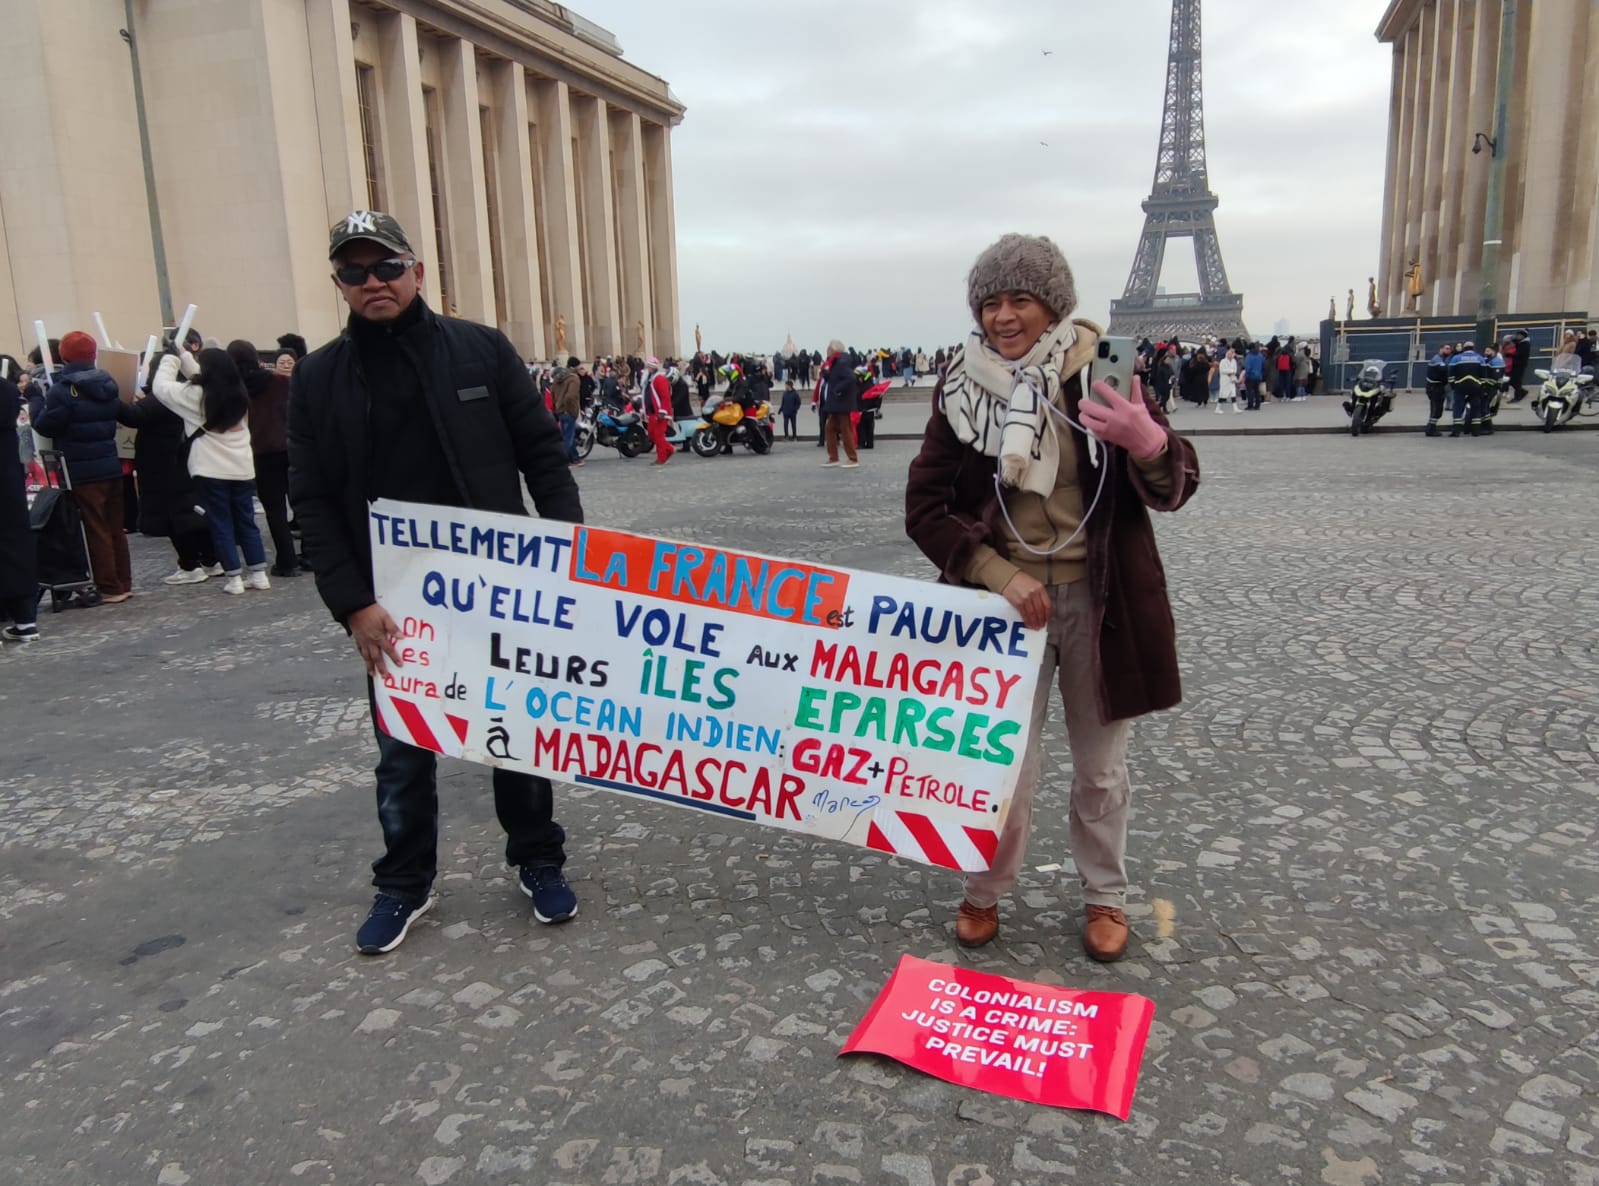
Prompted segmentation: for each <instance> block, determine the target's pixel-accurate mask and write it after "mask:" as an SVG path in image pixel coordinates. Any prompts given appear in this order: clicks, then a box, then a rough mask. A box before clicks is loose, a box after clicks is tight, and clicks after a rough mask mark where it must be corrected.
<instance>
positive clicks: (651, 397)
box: [644, 358, 673, 465]
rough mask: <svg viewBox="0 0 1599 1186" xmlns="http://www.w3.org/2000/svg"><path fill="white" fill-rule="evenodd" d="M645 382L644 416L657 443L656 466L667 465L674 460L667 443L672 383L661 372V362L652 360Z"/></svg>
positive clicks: (647, 426)
mask: <svg viewBox="0 0 1599 1186" xmlns="http://www.w3.org/2000/svg"><path fill="white" fill-rule="evenodd" d="M646 365H647V366H648V368H649V370H648V372H647V376H646V378H645V380H644V415H645V423H646V430H647V431H648V432H649V434H650V440H652V441H654V442H655V464H656V465H665V464H666V463H667V462H669V461H671V460H672V455H673V449H672V446H671V445H669V444H668V443H667V440H666V437H667V434H668V433H669V432H670V431H671V429H670V427H669V426H670V425H671V423H672V381H671V380H670V379H668V378H667V377H666V375H665V373H664V372H663V371H662V370H661V360H660V359H658V358H651V359H650V360H649V362H648V363H647V364H646Z"/></svg>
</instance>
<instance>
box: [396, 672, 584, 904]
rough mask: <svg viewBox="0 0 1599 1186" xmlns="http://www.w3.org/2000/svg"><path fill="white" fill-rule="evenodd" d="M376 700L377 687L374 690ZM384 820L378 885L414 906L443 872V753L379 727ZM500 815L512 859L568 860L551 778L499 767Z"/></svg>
mask: <svg viewBox="0 0 1599 1186" xmlns="http://www.w3.org/2000/svg"><path fill="white" fill-rule="evenodd" d="M367 696H368V700H369V701H370V700H371V689H370V687H369V688H368V691H367ZM373 732H374V733H375V734H377V741H378V764H377V771H376V773H377V804H378V823H379V824H380V825H381V826H382V828H383V855H382V856H380V857H379V858H378V859H377V860H375V861H373V862H372V884H373V885H374V886H376V887H377V888H378V889H380V890H382V891H383V892H384V893H387V894H393V895H394V896H395V897H396V898H402V899H404V900H405V901H408V902H411V903H413V904H420V903H421V902H422V901H424V900H425V899H426V898H427V896H428V892H429V891H430V890H431V889H432V887H433V880H434V878H435V877H436V876H437V875H438V844H439V792H438V774H437V771H438V755H436V754H434V753H433V752H432V751H431V750H425V749H419V748H417V747H416V746H414V745H410V744H408V743H407V742H404V741H400V740H398V739H396V738H393V737H390V736H389V735H388V734H387V733H385V732H383V730H382V729H379V728H377V726H376V714H375V713H374V724H373ZM489 781H490V783H491V784H492V785H493V787H494V813H495V814H496V815H497V816H499V820H500V827H502V828H504V829H505V861H506V864H508V865H512V866H514V867H517V868H520V867H521V866H523V865H555V866H556V867H560V866H561V865H564V864H565V863H566V831H565V829H563V828H562V827H561V825H560V824H558V823H556V822H555V818H554V817H555V789H554V788H553V787H552V786H551V785H550V780H549V779H547V778H541V777H539V776H538V775H534V774H525V773H523V772H521V771H519V770H503V769H496V770H495V771H494V772H493V774H492V775H490V779H489Z"/></svg>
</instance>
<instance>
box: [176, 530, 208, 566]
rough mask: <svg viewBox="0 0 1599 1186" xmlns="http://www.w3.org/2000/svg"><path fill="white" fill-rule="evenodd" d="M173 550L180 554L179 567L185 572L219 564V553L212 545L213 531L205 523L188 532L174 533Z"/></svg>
mask: <svg viewBox="0 0 1599 1186" xmlns="http://www.w3.org/2000/svg"><path fill="white" fill-rule="evenodd" d="M172 550H173V551H174V552H176V553H177V554H178V567H179V568H181V569H184V570H185V571H192V570H193V569H196V568H210V567H211V566H212V565H213V564H215V563H216V562H217V551H216V548H215V547H213V546H212V544H211V529H210V527H208V526H206V525H205V524H204V523H203V522H202V523H201V524H200V525H199V526H197V527H190V528H189V529H188V530H186V531H174V532H173V533H172Z"/></svg>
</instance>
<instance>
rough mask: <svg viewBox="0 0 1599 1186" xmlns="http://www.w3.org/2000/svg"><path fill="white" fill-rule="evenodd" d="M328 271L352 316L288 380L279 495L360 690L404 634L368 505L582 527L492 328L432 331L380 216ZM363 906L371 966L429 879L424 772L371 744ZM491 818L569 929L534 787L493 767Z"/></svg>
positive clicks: (569, 896)
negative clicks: (354, 661)
mask: <svg viewBox="0 0 1599 1186" xmlns="http://www.w3.org/2000/svg"><path fill="white" fill-rule="evenodd" d="M328 257H329V259H331V260H332V261H333V264H334V273H333V281H334V285H335V287H336V288H337V289H338V290H339V294H340V295H341V296H342V297H343V298H344V300H345V302H346V303H347V304H348V305H349V307H350V318H349V322H348V323H347V325H346V327H345V330H344V332H343V333H342V334H340V335H339V336H338V337H337V338H335V339H334V340H333V341H331V342H329V343H328V344H327V345H325V346H323V347H322V348H321V349H320V350H317V351H315V352H314V353H312V354H310V355H309V356H307V357H306V358H305V359H304V360H303V361H302V362H301V363H300V364H299V365H298V366H297V367H295V370H294V383H293V389H292V393H291V396H290V405H289V496H290V500H291V501H292V502H293V504H294V514H295V518H296V520H297V521H298V522H299V524H300V531H301V539H302V542H303V544H304V547H305V553H306V557H307V559H308V560H309V561H310V562H311V568H312V570H313V571H314V572H315V573H316V584H317V591H318V592H319V593H320V594H321V595H322V600H323V601H324V602H325V603H326V604H327V607H328V609H329V611H330V612H331V613H332V614H333V616H334V618H336V619H337V620H338V621H339V622H341V623H342V624H343V625H344V627H345V629H346V630H348V631H349V632H350V636H351V638H352V639H353V641H354V642H355V646H356V649H357V650H358V651H359V652H360V653H361V659H362V661H363V662H364V663H365V665H366V671H367V676H368V679H369V683H368V692H369V695H370V688H371V685H370V680H371V679H373V678H377V677H378V676H380V675H381V674H382V672H383V665H384V659H385V657H387V659H388V664H389V666H390V667H391V668H397V667H399V665H400V656H399V653H398V652H397V650H396V643H397V642H398V641H399V638H400V628H399V626H398V625H397V624H396V623H395V622H394V620H393V619H392V618H391V617H390V616H389V615H388V613H387V612H386V611H385V610H384V608H383V607H382V606H381V605H379V604H378V603H377V598H376V595H375V593H374V591H373V587H372V584H373V582H372V550H371V545H370V542H369V537H368V534H367V532H368V526H367V523H368V504H369V503H370V502H371V501H372V500H373V499H376V498H398V499H405V500H407V501H410V502H422V503H431V504H434V505H437V506H453V507H471V508H473V509H476V510H485V511H500V512H505V513H509V514H517V515H523V514H526V513H527V508H526V504H525V503H524V501H523V495H522V482H523V481H525V482H526V485H527V491H528V493H529V494H531V495H532V496H533V504H534V506H535V507H536V508H537V509H538V513H539V514H540V515H541V516H542V517H544V518H548V519H559V520H563V521H565V522H569V523H581V522H582V521H583V508H582V505H581V503H580V502H579V500H578V491H577V483H576V482H575V481H574V480H573V479H572V475H571V471H570V470H569V468H568V466H567V463H566V454H565V451H564V449H563V448H562V444H561V434H560V431H559V430H558V429H557V428H556V425H555V421H554V420H553V418H552V417H551V416H550V414H549V412H548V411H547V410H546V408H545V406H544V403H543V401H542V400H540V399H539V398H538V397H537V395H536V394H535V393H534V391H533V385H532V381H531V380H530V379H529V377H528V373H527V369H526V368H525V367H524V366H523V365H522V360H521V359H520V358H519V357H518V356H517V353H516V350H515V349H514V348H513V347H512V345H511V343H510V342H509V341H507V340H506V338H505V336H504V335H503V334H501V333H500V332H499V331H498V330H495V329H490V328H488V327H487V326H481V325H476V324H473V323H472V322H468V321H457V320H454V319H452V318H447V317H441V316H439V315H438V314H436V313H434V312H433V310H431V309H429V308H428V307H427V305H426V303H425V302H424V301H423V300H422V297H421V295H420V290H421V286H422V276H423V265H422V262H421V261H420V260H418V259H417V258H416V255H415V253H414V252H413V251H412V250H411V245H410V242H409V241H408V240H407V238H406V235H405V232H404V231H403V230H402V229H401V228H400V225H399V223H397V222H396V221H395V220H394V219H393V218H391V217H390V216H389V215H387V214H383V213H380V212H378V211H368V210H358V211H356V212H355V213H353V214H351V215H350V216H349V217H348V218H346V219H341V220H340V221H339V222H337V223H335V224H334V226H333V229H332V232H331V235H330V243H329V249H328ZM376 732H377V740H378V755H379V757H378V766H377V798H378V820H379V822H380V823H381V824H382V827H383V840H384V854H383V856H381V857H380V858H378V860H376V861H375V862H373V865H372V869H373V873H374V877H373V884H374V885H375V886H377V889H378V894H377V898H376V900H375V901H374V903H373V905H372V911H371V913H370V914H369V915H368V916H367V919H366V921H365V922H364V923H363V924H362V926H361V929H360V931H359V932H358V934H357V935H356V946H357V947H358V948H359V950H361V951H362V952H365V953H367V954H377V953H379V952H384V951H392V950H393V949H394V948H396V947H398V946H399V945H400V943H401V941H402V940H403V939H404V938H405V934H406V931H407V930H408V929H409V927H410V925H411V923H412V922H414V921H415V920H416V919H417V918H418V917H420V916H421V915H422V914H424V913H426V912H427V910H428V909H429V908H430V907H431V906H432V905H433V903H434V901H435V898H434V895H433V880H434V875H435V873H436V871H437V863H438V859H437V858H438V854H437V848H438V815H439V809H438V794H437V790H436V784H435V768H436V765H437V759H436V757H435V756H434V754H432V753H431V752H429V751H427V750H423V749H418V748H417V747H415V746H412V745H408V744H406V743H405V742H402V741H399V740H397V739H396V738H392V737H389V736H388V735H386V734H385V733H383V732H382V731H381V730H376ZM493 783H494V807H495V811H496V813H497V814H498V815H499V819H500V824H501V825H502V826H503V827H504V828H505V831H506V835H507V836H508V840H507V843H506V852H505V855H506V860H507V861H508V862H509V863H510V864H512V865H515V866H517V867H518V868H519V869H520V877H521V885H522V890H523V892H524V893H526V894H527V895H528V896H529V897H530V898H532V899H533V914H534V917H535V918H537V919H538V921H540V922H543V923H556V922H564V921H566V920H567V919H569V918H571V917H572V916H573V915H574V914H576V913H577V897H576V895H575V894H574V893H573V892H572V890H571V888H570V887H569V886H568V885H567V883H566V880H565V878H564V876H563V875H562V865H563V864H564V863H565V860H566V853H565V847H564V845H565V840H566V833H565V832H564V831H563V830H562V828H561V826H560V824H558V823H556V822H555V820H554V818H553V816H554V792H553V790H552V788H551V787H550V783H549V780H548V779H545V778H539V777H536V776H533V775H529V774H523V773H520V772H517V771H511V770H502V769H496V770H495V771H494V775H493Z"/></svg>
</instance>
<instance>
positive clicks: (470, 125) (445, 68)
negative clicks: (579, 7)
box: [418, 38, 498, 325]
mask: <svg viewBox="0 0 1599 1186" xmlns="http://www.w3.org/2000/svg"><path fill="white" fill-rule="evenodd" d="M436 44H437V46H438V52H439V54H440V55H441V57H442V60H441V61H440V62H439V82H440V84H441V85H440V88H439V105H440V107H441V108H442V114H443V116H444V126H443V127H442V128H440V129H439V132H440V135H439V141H440V143H439V147H440V149H442V150H443V159H442V160H440V161H439V169H440V172H441V176H440V178H439V180H440V182H441V183H442V185H443V189H444V192H443V194H442V197H443V199H444V201H445V202H447V203H448V207H447V208H448V211H449V213H448V215H447V216H446V217H445V219H444V225H445V229H446V230H447V231H448V233H449V237H450V265H451V267H450V299H451V301H453V302H454V304H455V313H456V314H457V315H458V316H461V317H465V318H466V319H468V320H469V321H479V322H482V323H483V324H484V325H494V324H496V322H497V321H498V311H497V310H496V309H495V307H494V275H493V272H492V268H493V262H492V256H491V255H490V251H489V220H488V194H487V193H486V191H485V187H484V180H483V129H482V124H481V121H480V120H479V119H478V107H479V99H478V85H477V54H476V52H475V51H474V50H473V48H472V44H471V42H468V41H462V40H459V39H457V38H449V39H440V40H439V41H438V42H437V43H436ZM418 85H419V86H420V84H418Z"/></svg>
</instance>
